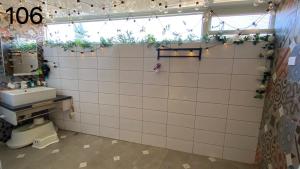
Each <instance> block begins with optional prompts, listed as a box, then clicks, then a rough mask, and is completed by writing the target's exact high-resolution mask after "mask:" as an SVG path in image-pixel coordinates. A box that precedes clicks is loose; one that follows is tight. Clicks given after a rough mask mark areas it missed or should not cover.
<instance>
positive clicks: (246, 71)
mask: <svg viewBox="0 0 300 169" xmlns="http://www.w3.org/2000/svg"><path fill="white" fill-rule="evenodd" d="M262 66H265V63H264V62H263V61H262V60H261V59H234V63H233V72H232V73H233V74H242V75H260V74H262V73H263V72H262V71H261V70H260V67H262Z"/></svg>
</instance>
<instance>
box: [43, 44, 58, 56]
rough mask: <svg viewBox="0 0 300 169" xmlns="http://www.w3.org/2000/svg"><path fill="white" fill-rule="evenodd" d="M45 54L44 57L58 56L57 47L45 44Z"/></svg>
mask: <svg viewBox="0 0 300 169" xmlns="http://www.w3.org/2000/svg"><path fill="white" fill-rule="evenodd" d="M43 50H44V52H43V54H44V57H54V56H57V52H56V48H51V47H47V46H43Z"/></svg>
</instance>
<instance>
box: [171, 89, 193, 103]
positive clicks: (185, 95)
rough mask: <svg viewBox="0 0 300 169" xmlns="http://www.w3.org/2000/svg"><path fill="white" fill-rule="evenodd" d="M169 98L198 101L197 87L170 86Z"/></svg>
mask: <svg viewBox="0 0 300 169" xmlns="http://www.w3.org/2000/svg"><path fill="white" fill-rule="evenodd" d="M169 99H175V100H190V101H196V100H197V88H190V87H172V86H170V87H169Z"/></svg>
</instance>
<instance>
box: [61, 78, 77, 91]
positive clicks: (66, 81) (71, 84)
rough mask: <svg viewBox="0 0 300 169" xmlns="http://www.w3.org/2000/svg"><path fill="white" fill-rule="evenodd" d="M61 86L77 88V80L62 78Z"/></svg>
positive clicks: (71, 88)
mask: <svg viewBox="0 0 300 169" xmlns="http://www.w3.org/2000/svg"><path fill="white" fill-rule="evenodd" d="M61 87H62V89H67V90H78V80H69V79H62V80H61Z"/></svg>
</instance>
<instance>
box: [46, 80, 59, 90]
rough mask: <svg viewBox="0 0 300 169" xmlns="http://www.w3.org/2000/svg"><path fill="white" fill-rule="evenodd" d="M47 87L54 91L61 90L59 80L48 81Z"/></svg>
mask: <svg viewBox="0 0 300 169" xmlns="http://www.w3.org/2000/svg"><path fill="white" fill-rule="evenodd" d="M47 83H48V86H49V87H53V88H56V89H61V88H62V87H61V79H48V80H47Z"/></svg>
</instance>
